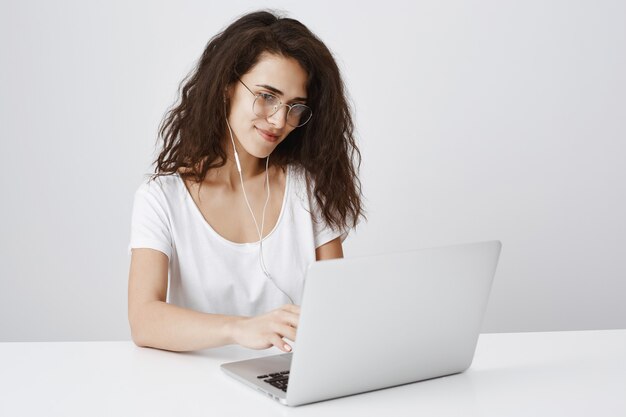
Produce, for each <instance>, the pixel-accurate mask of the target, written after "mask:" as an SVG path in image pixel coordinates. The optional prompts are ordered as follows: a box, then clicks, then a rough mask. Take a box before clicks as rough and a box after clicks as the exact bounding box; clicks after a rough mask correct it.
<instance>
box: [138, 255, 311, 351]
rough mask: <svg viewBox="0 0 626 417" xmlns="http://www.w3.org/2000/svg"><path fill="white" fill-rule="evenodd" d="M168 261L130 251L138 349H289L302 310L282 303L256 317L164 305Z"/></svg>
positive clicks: (160, 256)
mask: <svg viewBox="0 0 626 417" xmlns="http://www.w3.org/2000/svg"><path fill="white" fill-rule="evenodd" d="M167 270H168V258H167V256H166V255H165V254H164V253H162V252H159V251H156V250H153V249H133V250H132V255H131V263H130V273H129V280H128V320H129V322H130V327H131V334H132V338H133V341H134V342H135V344H137V345H138V346H146V347H154V348H158V349H165V350H172V351H190V350H200V349H208V348H212V347H218V346H224V345H228V344H235V343H236V344H240V345H242V346H245V347H249V348H252V349H265V348H269V347H271V346H276V347H277V348H279V349H280V350H282V351H284V352H288V351H290V350H291V348H290V346H289V345H287V344H286V343H285V342H284V341H283V339H282V338H283V337H285V338H287V339H290V340H295V337H296V328H297V326H298V319H299V315H300V307H298V306H295V305H285V306H282V307H281V308H279V309H276V310H273V311H271V312H269V313H267V314H264V315H261V316H257V317H238V316H225V315H219V314H206V313H200V312H197V311H193V310H189V309H185V308H182V307H178V306H175V305H172V304H168V303H166V295H167Z"/></svg>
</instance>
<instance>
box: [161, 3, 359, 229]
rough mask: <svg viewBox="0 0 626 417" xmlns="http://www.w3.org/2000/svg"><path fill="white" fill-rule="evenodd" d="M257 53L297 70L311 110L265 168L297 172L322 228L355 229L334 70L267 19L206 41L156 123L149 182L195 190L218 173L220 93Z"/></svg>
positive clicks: (284, 24) (349, 149) (344, 123)
mask: <svg viewBox="0 0 626 417" xmlns="http://www.w3.org/2000/svg"><path fill="white" fill-rule="evenodd" d="M264 52H267V53H271V54H276V55H281V56H284V57H289V58H293V59H295V60H296V61H298V62H299V64H300V65H301V66H302V68H304V70H305V71H306V73H307V75H308V79H307V96H308V99H307V105H309V107H311V109H312V110H313V119H312V120H311V121H310V122H309V123H307V124H306V125H304V126H303V127H300V128H298V129H294V130H293V131H292V132H291V133H290V134H289V136H287V138H285V140H283V142H281V143H280V145H278V146H277V147H276V149H275V150H274V152H273V153H272V158H271V164H272V165H275V166H278V167H281V168H282V169H285V167H286V166H287V165H288V164H294V165H296V166H300V167H301V168H304V172H305V174H306V182H307V185H308V187H309V192H311V193H312V195H313V196H314V198H315V200H316V202H317V204H318V206H319V207H320V211H321V215H322V217H323V219H324V220H325V221H326V223H327V224H328V225H329V226H331V227H332V228H335V229H346V228H348V227H355V226H356V224H357V222H358V221H359V218H360V217H365V216H364V210H363V206H362V201H361V200H362V192H361V183H360V181H359V179H358V170H359V168H360V165H361V153H360V152H359V149H358V148H357V145H356V142H355V139H354V124H353V121H352V116H351V112H350V108H349V105H348V100H347V98H346V94H345V88H344V84H343V81H342V79H341V75H340V72H339V68H338V67H337V63H336V62H335V60H334V59H333V56H332V53H331V52H330V51H329V50H328V48H327V47H326V46H325V45H324V43H322V41H321V40H320V39H319V38H318V37H317V36H315V35H314V34H313V33H312V32H311V31H310V30H309V29H308V28H307V27H306V26H304V25H303V24H302V23H300V22H299V21H297V20H294V19H291V18H286V17H280V16H277V15H276V14H275V13H273V12H269V11H257V12H253V13H249V14H246V15H244V16H242V17H240V18H239V19H237V20H236V21H235V22H233V23H232V24H231V25H230V26H228V27H227V28H226V29H225V30H223V31H222V32H221V33H219V34H217V35H216V36H214V37H213V38H212V39H211V40H210V41H209V43H208V44H207V46H206V48H205V50H204V52H203V54H202V57H201V58H200V60H199V62H198V64H197V66H196V68H195V69H194V70H193V71H192V72H191V73H190V74H189V75H188V76H187V77H186V78H185V79H184V80H183V81H182V82H181V85H180V88H179V94H180V101H179V102H178V101H177V103H178V104H176V105H175V106H174V107H172V108H171V109H170V110H169V111H168V112H167V113H166V114H165V117H164V119H163V121H162V123H161V126H160V128H159V134H160V136H161V137H162V138H163V142H164V144H163V149H162V150H161V152H160V154H159V156H158V158H157V159H156V161H155V162H154V163H155V176H154V177H157V176H159V175H166V174H172V173H176V172H180V171H182V173H181V174H180V175H181V176H182V177H183V178H192V179H193V180H194V181H196V182H198V183H201V182H202V181H203V179H204V177H205V175H206V173H207V171H208V170H209V169H211V168H218V167H222V166H224V165H225V163H226V160H227V155H226V151H225V147H224V140H225V138H226V132H227V130H226V129H227V126H226V122H225V120H226V117H227V114H226V112H227V111H228V109H225V106H224V91H225V89H226V88H227V87H228V86H229V85H231V84H232V83H235V82H237V79H238V77H240V76H241V75H243V74H245V73H246V72H247V71H249V70H250V69H251V68H252V67H253V66H254V65H255V64H256V63H257V62H258V60H259V57H260V55H261V54H262V53H264Z"/></svg>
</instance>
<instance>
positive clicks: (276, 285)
mask: <svg viewBox="0 0 626 417" xmlns="http://www.w3.org/2000/svg"><path fill="white" fill-rule="evenodd" d="M226 124H227V125H228V132H229V133H230V140H231V142H232V144H233V151H234V152H235V162H236V163H237V171H238V172H239V179H240V180H241V189H242V190H243V198H244V199H245V200H246V205H247V206H248V210H250V214H251V215H252V220H254V225H255V226H256V231H257V233H258V234H259V262H260V264H261V269H262V270H263V273H264V274H265V276H266V277H267V278H268V279H269V280H270V282H271V283H272V284H274V286H275V287H276V288H278V290H279V291H280V292H282V293H283V294H284V295H285V296H286V297H287V298H288V299H289V302H290V303H291V304H295V303H294V302H293V299H292V298H291V297H290V296H289V294H287V293H286V292H285V291H283V289H282V288H280V287H279V286H278V284H277V283H276V281H274V278H272V275H271V274H270V273H269V271H268V270H267V267H266V266H265V260H264V259H263V227H264V226H265V209H266V208H267V203H268V202H269V201H270V177H269V173H268V171H267V168H268V166H269V163H270V156H269V155H268V156H267V158H266V159H265V184H266V186H267V198H266V199H265V205H263V214H262V216H261V228H260V229H259V223H258V222H257V221H256V217H255V216H254V212H253V211H252V207H251V206H250V201H248V196H247V195H246V188H245V187H244V185H243V175H242V173H241V163H240V162H239V154H238V153H237V147H236V146H235V139H234V138H233V130H232V128H231V127H230V123H228V117H227V118H226Z"/></svg>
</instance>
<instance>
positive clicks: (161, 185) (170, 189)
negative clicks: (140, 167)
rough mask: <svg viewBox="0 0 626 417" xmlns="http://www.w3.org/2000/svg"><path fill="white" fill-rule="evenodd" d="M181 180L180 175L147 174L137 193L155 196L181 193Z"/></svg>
mask: <svg viewBox="0 0 626 417" xmlns="http://www.w3.org/2000/svg"><path fill="white" fill-rule="evenodd" d="M180 184H181V178H180V175H179V174H178V173H172V174H146V175H145V176H144V179H143V181H142V182H141V184H140V185H139V187H138V189H137V193H148V194H152V195H154V196H168V195H171V194H173V193H177V192H180Z"/></svg>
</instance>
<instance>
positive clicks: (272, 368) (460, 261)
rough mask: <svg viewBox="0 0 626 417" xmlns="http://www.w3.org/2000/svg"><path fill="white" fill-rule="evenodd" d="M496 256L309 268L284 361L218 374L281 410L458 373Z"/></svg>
mask: <svg viewBox="0 0 626 417" xmlns="http://www.w3.org/2000/svg"><path fill="white" fill-rule="evenodd" d="M500 249H501V243H500V242H499V241H490V242H479V243H471V244H464V245H455V246H447V247H439V248H431V249H421V250H413V251H406V252H400V253H389V254H383V255H375V256H369V257H363V258H349V259H333V260H326V261H319V262H315V263H313V264H311V265H310V267H309V268H308V270H307V273H306V282H305V287H304V293H303V298H302V305H301V310H300V321H299V324H298V331H297V341H296V344H294V349H293V352H291V353H285V354H279V355H273V356H266V357H261V358H255V359H249V360H244V361H237V362H231V363H225V364H222V365H221V369H222V370H223V371H224V372H225V373H226V374H228V375H230V376H232V377H234V378H236V379H237V380H239V381H241V382H243V383H245V384H247V385H248V386H250V387H252V388H254V389H256V390H258V391H260V392H262V393H263V394H264V395H266V396H269V397H270V398H273V399H275V400H277V401H279V402H281V403H282V404H285V405H288V406H297V405H301V404H307V403H312V402H317V401H323V400H328V399H331V398H338V397H343V396H347V395H352V394H359V393H364V392H367V391H373V390H378V389H382V388H388V387H393V386H397V385H403V384H407V383H412V382H417V381H423V380H426V379H431V378H436V377H441V376H446V375H451V374H456V373H459V372H463V371H464V370H466V369H467V368H469V366H470V365H471V363H472V359H473V357H474V351H475V349H476V343H477V341H478V335H479V332H480V329H481V324H482V318H483V314H484V312H485V309H486V306H487V300H488V297H489V292H490V289H491V283H492V281H493V277H494V274H495V270H496V265H497V262H498V257H499V255H500Z"/></svg>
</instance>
